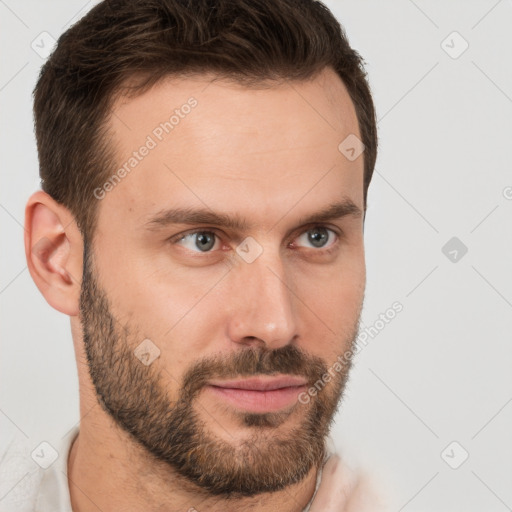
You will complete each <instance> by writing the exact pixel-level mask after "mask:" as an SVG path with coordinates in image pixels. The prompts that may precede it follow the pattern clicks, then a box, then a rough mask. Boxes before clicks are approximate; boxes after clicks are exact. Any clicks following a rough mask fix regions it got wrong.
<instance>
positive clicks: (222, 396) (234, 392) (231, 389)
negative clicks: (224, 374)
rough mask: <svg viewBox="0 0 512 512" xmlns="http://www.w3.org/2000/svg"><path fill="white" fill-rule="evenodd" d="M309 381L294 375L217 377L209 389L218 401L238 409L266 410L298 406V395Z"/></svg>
mask: <svg viewBox="0 0 512 512" xmlns="http://www.w3.org/2000/svg"><path fill="white" fill-rule="evenodd" d="M306 386H307V380H306V379H304V378H302V377H298V376H291V375H282V376H279V377H270V376H269V377H267V376H265V377H252V378H248V379H235V380H213V381H210V382H209V383H208V385H207V386H206V390H208V391H209V392H210V393H211V394H212V396H214V397H215V399H216V400H221V401H223V402H224V403H228V404H230V405H231V406H234V407H235V408H237V409H242V410H245V411H252V412H256V413H264V412H271V411H279V410H283V409H285V408H290V407H294V406H295V405H297V402H298V395H299V393H301V392H302V391H304V390H305V389H306Z"/></svg>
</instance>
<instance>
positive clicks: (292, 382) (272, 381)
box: [209, 375, 307, 391]
mask: <svg viewBox="0 0 512 512" xmlns="http://www.w3.org/2000/svg"><path fill="white" fill-rule="evenodd" d="M209 384H210V386H215V387H219V388H228V389H249V390H252V391H273V390H276V389H282V388H291V387H297V386H305V385H306V384H307V380H306V379H304V378H302V377H298V376H288V375H284V376H282V377H267V378H265V377H252V378H249V379H237V380H218V381H215V380H213V381H210V382H209Z"/></svg>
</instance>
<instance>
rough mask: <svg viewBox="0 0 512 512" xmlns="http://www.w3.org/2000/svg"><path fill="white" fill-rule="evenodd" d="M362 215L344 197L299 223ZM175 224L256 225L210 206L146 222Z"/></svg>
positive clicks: (148, 224) (171, 211)
mask: <svg viewBox="0 0 512 512" xmlns="http://www.w3.org/2000/svg"><path fill="white" fill-rule="evenodd" d="M362 215H363V212H362V211H361V209H360V208H359V207H358V206H357V205H356V204H355V203H354V202H353V201H352V200H351V199H349V198H344V199H343V200H342V201H339V202H335V203H331V204H329V205H328V206H326V207H325V208H323V209H321V210H319V211H317V212H314V213H311V214H309V215H306V216H303V217H301V218H300V219H299V220H298V225H300V226H302V225H305V224H313V223H317V222H318V223H320V222H327V221H331V220H336V219H341V218H343V217H347V216H351V217H353V218H360V217H361V216H362ZM283 217H284V216H283ZM283 217H281V219H282V218H283ZM281 219H280V220H281ZM173 224H188V225H199V224H209V225H213V226H216V227H222V228H225V229H230V230H233V231H239V232H244V231H248V230H249V229H250V228H251V227H253V225H254V224H251V223H249V222H247V220H246V219H244V218H243V217H241V216H240V215H238V214H233V215H228V214H225V213H222V212H216V211H213V210H211V209H208V208H190V207H187V208H170V209H166V210H161V211H160V212H158V213H157V214H155V215H154V216H152V217H151V218H150V219H149V220H148V221H147V222H146V223H145V227H146V228H147V229H148V230H150V231H159V230H160V229H162V228H165V227H167V226H169V225H173Z"/></svg>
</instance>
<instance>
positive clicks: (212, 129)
mask: <svg viewBox="0 0 512 512" xmlns="http://www.w3.org/2000/svg"><path fill="white" fill-rule="evenodd" d="M191 98H193V99H192V100H191ZM185 104H187V105H189V108H186V107H182V106H183V105H185ZM175 109H177V110H178V112H176V113H175V112H174V111H175ZM173 114H174V115H175V117H174V118H173V119H172V120H171V121H170V123H169V124H168V125H165V123H166V122H169V120H170V118H171V116H172V115H173ZM178 118H179V120H178V121H177V119H178ZM161 123H164V124H161ZM171 123H172V124H171ZM110 130H111V132H112V133H113V134H114V140H115V142H116V152H117V158H118V168H122V167H123V166H125V171H126V172H121V173H118V175H117V178H115V179H113V180H112V184H111V185H110V186H108V185H107V186H105V187H104V188H103V189H102V191H103V192H98V197H102V198H101V199H98V201H100V204H99V205H98V206H99V210H98V215H99V217H98V225H97V229H96V231H95V234H94V241H93V244H92V246H91V245H88V244H87V243H86V249H87V258H86V261H84V275H83V283H82V294H81V301H80V302H81V321H82V324H83V333H84V344H85V349H86V353H87V357H88V362H89V367H90V372H91V377H92V380H93V383H94V386H95V388H96V392H97V393H98V395H99V397H100V402H101V403H102V404H103V406H104V408H105V409H106V410H107V411H108V412H109V414H110V415H111V416H112V417H113V418H114V419H115V421H116V422H117V424H118V425H119V426H120V427H121V428H123V429H125V430H126V431H128V432H130V433H131V434H132V436H133V437H134V439H135V440H136V441H138V442H139V443H140V444H141V445H143V446H145V448H146V449H147V450H148V452H149V453H150V454H151V455H152V456H154V457H155V458H156V459H157V460H159V461H163V462H166V463H168V464H169V465H170V467H172V468H173V469H174V470H175V471H177V472H178V473H179V474H180V475H182V476H184V477H185V478H186V479H187V481H189V482H190V483H191V484H192V485H196V486H198V487H199V488H200V489H202V490H205V491H207V492H209V493H211V494H231V495H245V496H250V495H254V494H257V493H260V492H269V491H275V490H278V489H282V488H283V487H285V486H288V485H290V484H292V483H295V482H298V481H299V480H301V479H302V478H303V477H304V476H305V475H306V474H307V473H308V472H309V470H310V469H311V468H312V467H313V466H314V465H317V464H318V463H319V462H320V461H321V458H322V456H323V453H324V436H325V435H326V433H327V432H328V430H329V426H330V423H331V420H332V419H333V416H334V414H335V412H336V410H337V406H338V403H339V400H340V398H341V394H342V391H343V388H344V385H345V382H346V379H347V375H348V370H349V367H350V359H347V358H343V354H344V353H345V352H346V351H347V350H349V349H350V348H351V347H352V345H353V342H354V340H355V337H356V335H357V330H358V325H359V316H360V312H361V306H362V302H363V294H364V287H365V265H364V246H363V217H362V215H357V214H356V215H354V214H351V213H350V212H349V213H348V214H346V215H341V216H337V217H335V218H328V219H323V220H322V221H318V220H306V219H308V218H310V217H312V216H313V215H314V214H317V213H319V212H323V211H325V210H327V209H328V208H329V207H330V206H331V205H333V204H335V203H344V204H345V206H346V204H347V202H349V201H350V202H352V203H353V204H354V205H355V206H357V207H358V208H359V209H360V210H363V207H364V205H363V156H362V155H361V156H360V157H359V158H357V159H355V160H349V159H347V158H346V157H345V156H344V155H343V154H342V153H341V152H340V151H339V150H338V145H339V144H340V143H341V142H342V141H343V140H344V139H345V138H346V137H347V136H349V135H350V134H355V135H357V136H358V137H359V130H358V126H357V119H356V115H355V111H354V108H353V105H352V103H351V101H350V99H349V96H348V93H347V92H346V89H345V87H344V86H343V84H342V83H341V81H340V80H339V78H338V77H337V76H336V75H335V74H334V73H333V72H331V71H325V72H324V73H322V75H321V76H319V77H318V78H317V79H315V80H313V81H310V82H307V83H305V82H300V83H297V82H295V83H293V84H290V85H281V86H278V87H273V88H266V89H259V90H256V89H249V88H244V87H242V86H240V85H234V84H228V83H226V82H223V81H219V82H213V83H210V82H209V80H208V79H207V78H206V77H202V78H200V77H198V78H195V79H192V78H187V79H181V80H176V79H174V80H166V81H163V82H161V83H159V84H158V85H157V86H156V87H154V88H152V89H151V90H149V91H148V92H146V93H144V94H143V95H141V96H138V97H136V98H131V99H127V98H124V99H120V100H118V101H116V103H115V104H114V107H113V116H112V117H111V120H110ZM141 146H146V148H148V149H147V150H140V148H141ZM134 151H136V152H137V154H136V155H135V156H134V154H133V152H134ZM130 158H134V159H136V160H130ZM125 164H126V165H125ZM119 178H121V179H119ZM171 209H172V210H175V209H180V210H181V212H182V213H183V212H184V211H185V210H186V212H185V213H188V214H189V217H190V218H192V220H191V221H190V223H187V222H185V219H183V218H181V219H180V220H179V221H178V222H177V221H176V219H175V218H173V216H172V215H171V214H170V212H169V210H171ZM195 210H204V211H205V213H208V214H212V213H213V212H215V213H217V214H221V215H222V217H223V218H224V219H226V218H229V219H237V220H238V221H240V222H239V223H238V224H239V225H238V226H236V225H234V224H233V223H232V224H233V225H227V224H225V223H220V221H221V220H222V219H221V218H218V219H216V220H214V219H212V218H206V217H204V216H202V217H201V215H195V216H194V215H191V214H192V213H193V212H194V211H195ZM174 213H176V212H174ZM247 237H250V238H247ZM86 242H87V241H86ZM148 340H150V341H148ZM141 344H142V345H141ZM157 355H158V357H156V356H157ZM338 356H340V357H339V359H338ZM155 357H156V358H155ZM336 361H338V362H339V361H341V362H342V364H341V365H340V364H339V363H338V365H335V363H336ZM148 363H149V364H148ZM333 368H334V370H333ZM329 370H330V373H329V375H330V378H329V379H325V380H324V381H321V386H319V385H318V381H319V380H321V379H322V376H323V375H325V374H326V372H328V371H329ZM281 377H283V378H284V379H280V378H281ZM255 378H256V379H255ZM286 378H288V380H286ZM248 379H251V380H248ZM315 383H317V388H316V391H315V392H314V393H309V394H307V395H306V393H307V392H308V389H310V388H311V387H312V386H313V385H314V384H315ZM244 386H245V387H247V386H249V387H252V388H253V389H249V390H248V389H245V390H241V389H240V388H241V387H244ZM265 387H266V388H267V389H266V390H263V388H265ZM254 388H255V389H254ZM298 396H302V397H303V398H304V397H305V396H307V397H308V400H304V399H302V400H298Z"/></svg>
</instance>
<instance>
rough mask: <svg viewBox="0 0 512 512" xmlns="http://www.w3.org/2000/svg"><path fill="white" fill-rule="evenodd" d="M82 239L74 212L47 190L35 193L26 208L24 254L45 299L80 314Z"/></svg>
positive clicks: (57, 307)
mask: <svg viewBox="0 0 512 512" xmlns="http://www.w3.org/2000/svg"><path fill="white" fill-rule="evenodd" d="M82 244H83V241H82V236H81V234H80V231H79V229H78V227H77V225H76V223H75V220H74V218H73V215H72V214H71V213H70V211H69V210H68V209H67V208H65V207H64V206H62V205H60V204H59V203H57V202H56V201H55V200H54V199H53V198H52V197H50V196H49V195H48V194H47V193H46V192H43V191H41V190H39V191H37V192H35V193H34V194H33V195H32V196H31V197H30V198H29V200H28V202H27V205H26V208H25V256H26V258H27V265H28V269H29V271H30V275H31V276H32V279H33V280H34V282H35V284H36V286H37V287H38V289H39V291H40V292H41V293H42V294H43V296H44V298H45V299H46V301H47V302H48V303H49V304H50V306H52V307H53V308H55V309H56V310H58V311H60V312H62V313H65V314H66V315H69V316H76V315H78V311H79V297H80V286H81V283H80V279H81V275H82V270H81V269H82V249H83V245H82Z"/></svg>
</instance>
